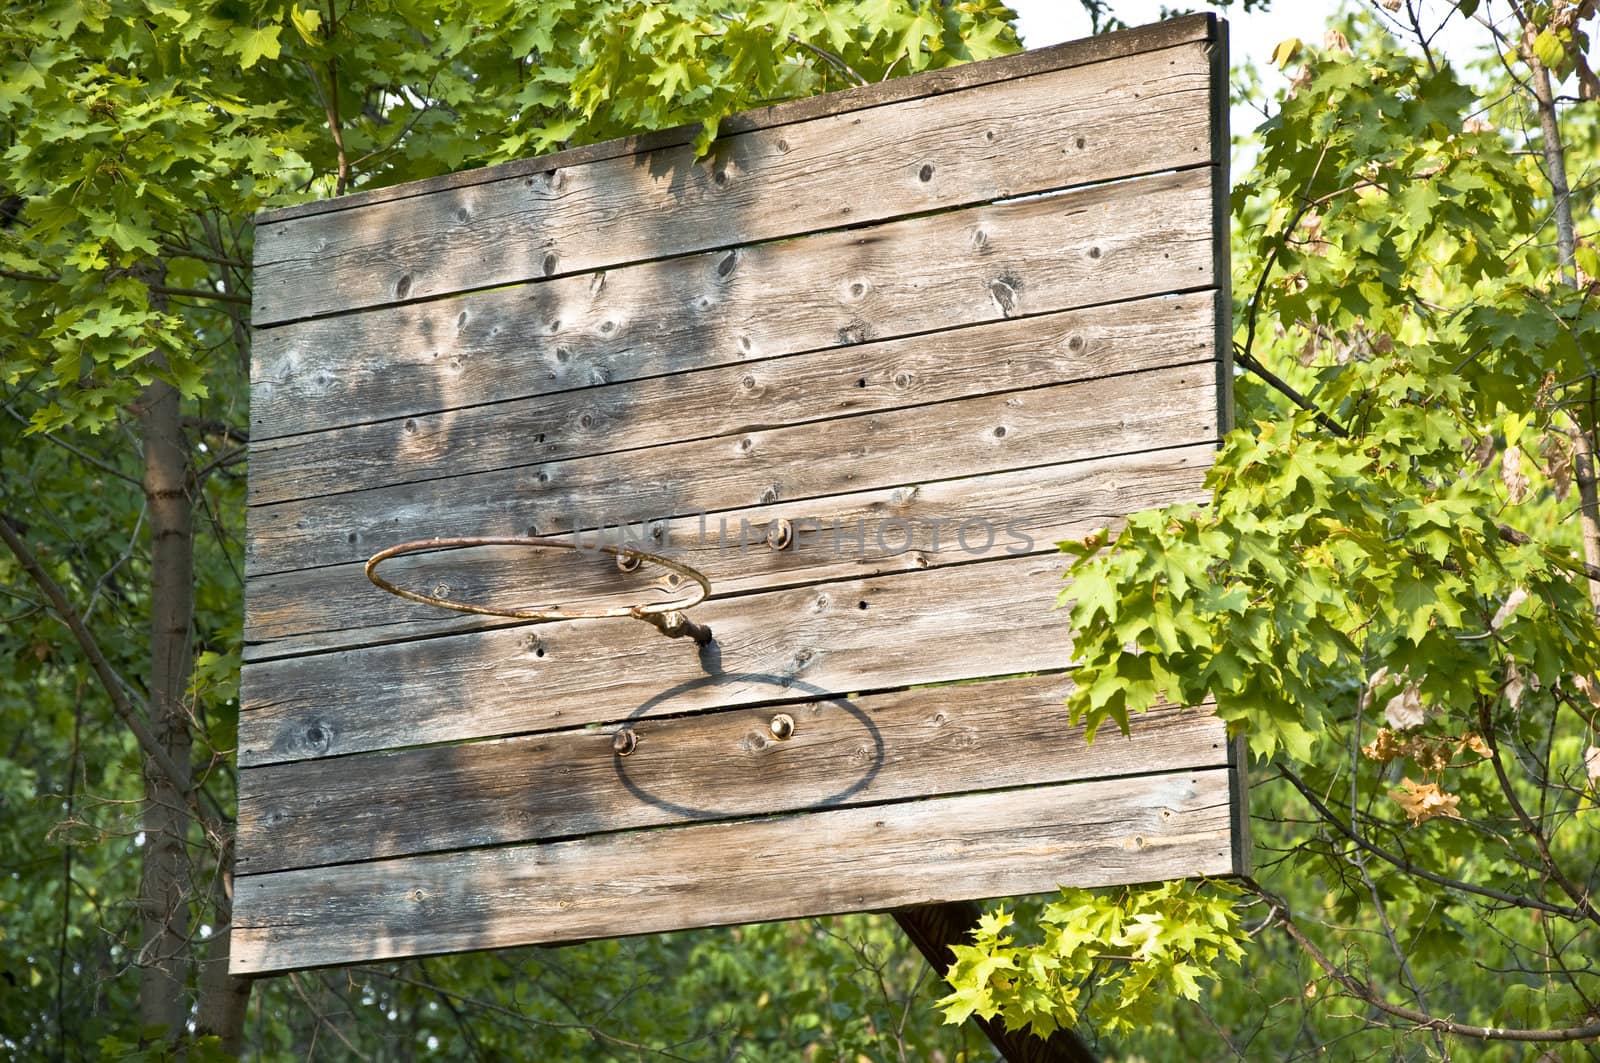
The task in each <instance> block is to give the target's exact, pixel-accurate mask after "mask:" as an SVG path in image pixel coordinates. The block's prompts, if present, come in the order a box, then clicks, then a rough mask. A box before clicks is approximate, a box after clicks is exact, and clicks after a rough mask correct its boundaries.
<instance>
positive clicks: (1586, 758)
mask: <svg viewBox="0 0 1600 1063" xmlns="http://www.w3.org/2000/svg"><path fill="white" fill-rule="evenodd" d="M1583 770H1584V771H1586V772H1588V773H1589V785H1590V786H1591V787H1594V788H1596V789H1600V746H1590V747H1589V748H1588V749H1585V750H1584V751H1583Z"/></svg>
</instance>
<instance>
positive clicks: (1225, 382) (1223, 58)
mask: <svg viewBox="0 0 1600 1063" xmlns="http://www.w3.org/2000/svg"><path fill="white" fill-rule="evenodd" d="M1214 27H1215V30H1214V35H1213V37H1212V39H1211V43H1210V44H1209V46H1208V48H1207V51H1208V53H1209V55H1210V59H1211V137H1212V141H1211V156H1212V158H1214V159H1216V164H1215V165H1216V167H1217V170H1216V176H1215V177H1214V178H1213V180H1212V183H1211V195H1212V208H1211V239H1212V240H1213V241H1214V246H1215V248H1216V265H1215V267H1213V269H1214V274H1215V276H1216V278H1217V409H1218V414H1219V416H1218V424H1217V429H1218V433H1217V434H1218V435H1219V436H1225V435H1227V434H1228V433H1229V432H1231V431H1233V254H1232V234H1233V209H1232V208H1233V187H1232V180H1231V176H1230V173H1229V161H1230V158H1231V156H1232V152H1233V135H1232V132H1231V130H1230V123H1229V103H1230V102H1231V101H1230V99H1229V87H1228V86H1229V82H1228V72H1229V68H1228V62H1229V59H1228V23H1227V21H1226V20H1224V19H1220V18H1219V19H1217V20H1216V21H1215V23H1214Z"/></svg>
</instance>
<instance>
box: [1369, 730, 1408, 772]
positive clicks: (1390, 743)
mask: <svg viewBox="0 0 1600 1063" xmlns="http://www.w3.org/2000/svg"><path fill="white" fill-rule="evenodd" d="M1402 752H1404V749H1403V748H1402V747H1401V743H1400V739H1399V734H1398V733H1397V732H1395V731H1391V730H1389V728H1387V727H1380V728H1378V736H1377V737H1376V738H1374V739H1373V740H1372V741H1371V742H1369V743H1368V744H1366V745H1364V746H1362V747H1361V755H1362V756H1363V757H1366V758H1367V759H1368V760H1379V761H1382V762H1383V763H1385V764H1387V763H1389V762H1390V761H1391V760H1393V759H1394V758H1395V757H1398V756H1399V755H1400V754H1401V753H1402Z"/></svg>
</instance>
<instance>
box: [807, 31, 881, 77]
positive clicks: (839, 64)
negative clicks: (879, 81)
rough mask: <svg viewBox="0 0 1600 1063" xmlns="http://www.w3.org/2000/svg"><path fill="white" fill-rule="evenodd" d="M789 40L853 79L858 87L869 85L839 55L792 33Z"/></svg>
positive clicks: (858, 72) (859, 73)
mask: <svg viewBox="0 0 1600 1063" xmlns="http://www.w3.org/2000/svg"><path fill="white" fill-rule="evenodd" d="M789 40H790V41H791V42H792V43H794V44H798V45H799V46H800V47H802V48H804V49H805V50H806V51H808V52H810V53H811V54H812V55H815V56H816V57H817V58H818V59H821V60H822V61H823V62H824V63H827V64H828V65H829V66H831V67H833V68H834V69H835V70H837V71H839V73H841V74H844V75H845V76H846V77H849V78H852V79H853V80H854V81H855V83H856V84H857V85H865V84H867V79H866V78H864V77H862V76H861V72H860V71H858V70H857V69H856V68H855V67H853V66H851V65H850V64H849V63H847V62H845V61H844V60H843V59H841V58H839V57H838V56H837V55H834V54H833V53H832V52H829V51H825V50H824V49H821V48H818V47H817V46H816V45H814V44H812V43H811V42H810V41H803V40H801V39H800V38H799V37H797V36H795V35H794V34H792V33H791V34H789Z"/></svg>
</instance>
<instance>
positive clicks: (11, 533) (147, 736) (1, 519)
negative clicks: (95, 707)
mask: <svg viewBox="0 0 1600 1063" xmlns="http://www.w3.org/2000/svg"><path fill="white" fill-rule="evenodd" d="M0 542H4V543H5V544H6V546H7V547H9V548H10V549H11V553H12V554H13V555H14V556H15V557H16V559H17V563H18V564H20V565H21V566H22V569H23V571H24V572H26V573H27V574H28V576H29V578H31V579H32V580H33V582H34V585H35V586H37V587H38V588H39V590H41V591H42V592H44V596H45V597H46V598H48V599H49V600H50V605H51V606H52V607H53V608H54V609H55V611H56V616H57V617H58V618H59V619H60V620H61V622H62V623H63V624H65V625H67V630H69V631H71V632H72V637H73V638H74V639H76V640H77V643H78V647H79V649H81V650H83V654H84V656H85V657H87V658H88V659H89V665H90V667H92V668H93V669H94V672H95V675H96V676H98V677H99V679H100V685H101V686H103V687H105V690H106V694H107V695H108V696H109V697H110V698H111V707H112V708H113V709H114V710H116V713H117V715H118V716H119V717H120V718H121V719H122V722H123V723H125V724H127V725H128V729H129V730H130V731H132V732H133V736H134V738H136V739H138V742H139V748H140V749H142V750H143V751H144V754H145V756H147V757H149V758H150V759H151V760H152V761H154V762H155V764H156V766H157V767H159V768H160V769H161V771H162V773H163V774H165V775H166V776H167V778H168V779H169V780H171V781H172V783H173V785H175V786H181V785H182V780H183V779H185V778H187V774H186V773H185V772H183V771H182V770H181V769H180V768H179V767H178V765H177V763H176V762H175V761H173V759H172V757H171V756H170V755H169V754H168V753H167V751H166V749H165V748H164V747H163V746H162V745H161V743H160V742H159V741H157V740H156V736H155V734H154V733H152V732H151V730H150V728H149V727H148V726H147V725H146V724H145V722H144V720H143V719H142V718H141V717H140V715H139V706H136V705H135V704H134V702H133V696H132V693H131V688H130V687H129V686H128V684H127V683H126V682H125V681H124V680H123V678H122V677H121V676H119V675H118V674H117V672H116V669H114V668H113V667H112V666H111V662H110V661H108V660H107V659H106V656H105V654H104V653H103V652H102V651H101V649H100V644H99V642H97V641H96V640H95V637H94V634H93V633H92V632H91V631H90V630H89V629H88V628H87V627H85V626H84V624H83V621H82V619H81V618H80V617H79V616H78V613H77V611H76V610H75V609H73V608H72V603H71V602H69V601H68V600H67V595H66V592H65V591H63V590H62V589H61V585H60V584H59V583H57V582H56V581H55V580H54V579H52V578H51V577H50V573H48V572H46V571H45V570H44V566H43V565H41V564H40V563H39V559H38V558H37V557H35V556H34V554H33V551H32V550H30V549H28V544H27V543H26V542H24V541H23V539H22V532H21V529H20V528H19V527H18V526H17V524H16V522H15V521H13V520H12V519H11V517H10V515H9V514H6V513H0ZM191 799H192V796H191Z"/></svg>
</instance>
